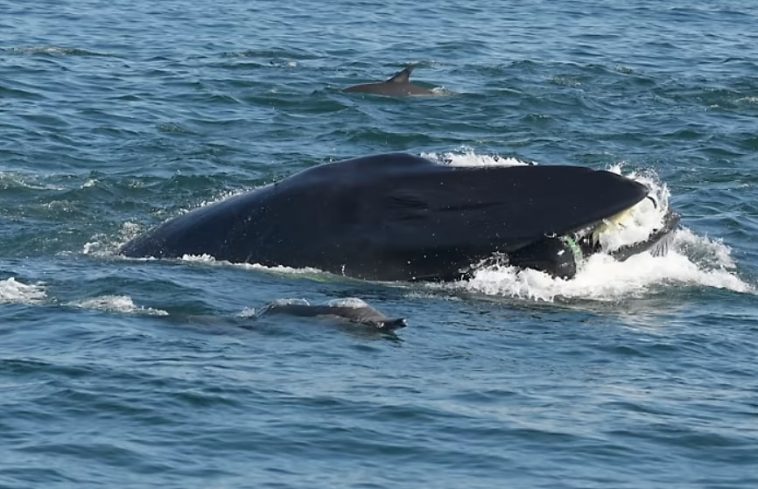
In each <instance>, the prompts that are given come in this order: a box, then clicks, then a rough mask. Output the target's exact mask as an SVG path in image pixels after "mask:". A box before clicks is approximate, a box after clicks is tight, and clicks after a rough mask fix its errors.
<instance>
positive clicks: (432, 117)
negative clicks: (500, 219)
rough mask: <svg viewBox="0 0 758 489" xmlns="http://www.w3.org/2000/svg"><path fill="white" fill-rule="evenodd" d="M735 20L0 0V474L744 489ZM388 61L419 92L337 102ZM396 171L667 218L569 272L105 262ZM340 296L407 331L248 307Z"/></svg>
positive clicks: (741, 167)
mask: <svg viewBox="0 0 758 489" xmlns="http://www.w3.org/2000/svg"><path fill="white" fill-rule="evenodd" d="M757 26H758V3H756V2H755V1H752V0H743V1H740V0H730V1H726V0H708V1H705V0H688V1H683V0H670V1H665V2H661V1H653V0H639V1H621V0H618V1H617V0H598V1H582V0H550V1H548V0H531V1H521V0H513V1H499V0H487V1H484V0H471V1H467V2H453V1H447V0H430V1H428V2H411V1H405V0H398V1H396V0H388V1H385V2H365V1H359V0H355V1H346V0H336V1H328V2H324V1H312V0H302V1H294V2H281V1H263V0H254V1H242V0H219V1H216V2H188V1H184V0H167V1H159V2H155V1H145V0H130V1H122V0H110V1H96V0H79V1H65V0H64V1H43V0H41V1H34V2H27V1H21V0H16V1H7V0H0V487H2V488H3V489H11V488H13V489H27V488H45V489H58V488H90V487H93V488H94V487H103V488H116V487H117V488H121V489H125V488H145V487H161V488H165V489H169V488H277V489H284V488H303V489H305V488H308V489H314V488H324V489H333V488H362V489H379V488H382V489H383V488H392V489H406V488H407V489H417V488H440V489H441V488H450V489H458V488H466V489H478V488H503V487H513V488H577V489H579V488H604V489H607V488H634V489H639V488H666V489H675V488H714V489H716V488H718V489H727V488H740V489H742V488H744V489H748V488H755V487H758V300H757V299H758V297H757V296H756V295H757V294H756V290H757V289H758V245H757V244H756V243H757V237H758V28H757ZM407 64H415V65H416V69H415V72H414V75H413V80H414V81H415V82H416V83H418V84H420V85H423V86H426V87H429V88H431V87H437V88H436V89H435V91H436V92H437V95H439V96H433V97H416V98H386V97H378V96H371V95H362V94H348V93H343V92H342V91H341V90H342V88H344V87H346V86H349V85H353V84H357V83H365V82H369V81H378V80H383V79H386V78H388V77H389V76H391V75H392V74H393V73H395V72H396V71H398V70H400V69H402V67H403V66H405V65H407ZM395 151H402V152H408V153H411V154H416V155H424V156H427V157H429V158H431V159H434V160H436V161H438V162H440V164H458V165H492V164H510V163H513V162H516V161H521V162H535V163H537V164H540V165H551V164H573V165H584V166H589V167H592V168H595V169H614V171H619V172H621V173H623V174H625V175H630V176H635V178H640V179H643V180H645V181H646V182H648V184H649V185H650V186H651V188H653V189H654V190H655V191H656V192H658V194H660V195H661V196H662V197H663V199H664V200H666V201H667V202H668V204H667V205H669V206H670V207H671V208H672V209H674V210H676V211H677V212H679V213H680V214H681V229H679V230H678V231H676V233H675V235H674V236H673V242H672V245H671V249H670V252H669V254H668V255H667V256H665V257H653V256H651V255H647V254H644V255H638V256H635V257H633V258H632V259H630V260H628V261H626V262H623V263H619V262H616V261H614V260H613V259H611V258H610V257H608V256H605V255H597V256H594V257H592V258H591V259H589V260H588V261H587V262H586V263H584V264H583V266H582V269H581V270H580V272H579V274H578V275H577V276H576V277H575V278H574V279H572V280H568V281H566V280H560V279H551V278H549V277H547V276H546V275H544V274H541V273H539V272H535V271H530V270H526V271H518V270H515V269H512V268H509V267H506V266H499V267H491V268H488V269H483V270H480V271H479V272H478V273H477V274H475V275H474V276H473V277H472V278H471V279H468V280H463V281H460V282H456V283H449V284H422V283H379V282H370V281H361V280H355V279H349V278H345V277H340V276H335V275H330V274H327V273H323V272H320V271H318V270H292V269H286V268H274V269H272V268H264V267H260V266H254V265H240V264H232V263H225V262H221V261H217V260H215V259H213V257H209V256H188V257H185V258H184V259H181V260H165V261H162V260H134V259H125V258H122V257H120V256H118V253H117V251H118V249H119V246H121V245H122V244H123V243H125V242H126V241H127V240H128V239H129V238H131V237H134V236H136V235H138V234H139V233H141V232H144V231H146V230H148V229H149V228H151V227H152V226H154V225H157V224H159V223H161V222H163V221H164V220H166V219H168V218H171V217H173V216H177V215H179V214H181V213H183V212H186V211H188V210H191V209H194V208H197V207H199V206H202V205H206V204H208V203H210V202H214V201H217V200H219V199H222V198H224V197H226V196H229V195H233V194H236V193H239V192H243V191H247V190H250V189H254V188H256V187H259V186H262V185H265V184H268V183H270V182H273V181H275V180H277V179H280V178H283V177H286V176H287V175H291V174H293V173H295V172H297V171H298V170H301V169H304V168H308V167H311V166H314V165H319V164H323V163H328V162H333V161H338V160H341V159H345V158H350V157H355V156H363V155H368V154H374V153H383V152H395ZM304 245H305V246H307V243H305V244H304ZM344 298H360V299H362V300H364V301H366V302H368V303H369V304H371V305H373V306H374V307H376V308H377V309H379V310H381V311H383V312H385V313H386V314H387V315H388V316H392V317H404V318H406V319H407V322H408V327H407V328H405V329H402V330H399V331H398V332H397V334H396V335H394V336H392V335H382V334H377V333H376V332H373V331H370V330H369V329H367V328H360V327H356V326H355V325H352V324H349V323H342V322H337V321H331V320H328V319H313V318H299V317H287V316H282V315H278V316H262V317H260V318H257V317H256V314H255V311H256V310H260V308H261V307H262V306H264V305H265V304H267V303H269V302H271V301H275V300H278V299H306V300H309V301H311V302H313V303H325V302H327V301H330V300H334V299H344Z"/></svg>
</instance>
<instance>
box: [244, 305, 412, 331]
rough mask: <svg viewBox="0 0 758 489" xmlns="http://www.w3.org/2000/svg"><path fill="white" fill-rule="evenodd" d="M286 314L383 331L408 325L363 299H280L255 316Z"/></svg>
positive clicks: (403, 320) (260, 310) (401, 319)
mask: <svg viewBox="0 0 758 489" xmlns="http://www.w3.org/2000/svg"><path fill="white" fill-rule="evenodd" d="M272 314H286V315H290V316H298V317H333V318H337V319H341V320H345V321H348V322H350V323H354V324H357V325H360V326H366V327H369V328H371V329H375V330H377V331H381V332H391V331H394V330H396V329H400V328H404V327H405V326H406V322H405V319H403V318H390V317H387V316H385V315H384V314H382V313H381V312H379V311H377V310H376V309H374V308H373V307H371V306H370V305H368V304H367V303H366V302H364V301H363V300H361V299H358V298H355V297H350V298H347V299H335V300H332V301H329V302H328V303H326V304H311V303H309V302H308V301H306V300H304V299H280V300H277V301H274V302H271V303H269V304H266V305H265V306H263V307H262V308H261V309H259V310H258V311H256V313H255V317H256V318H260V317H262V316H268V315H272Z"/></svg>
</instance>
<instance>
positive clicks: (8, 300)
mask: <svg viewBox="0 0 758 489" xmlns="http://www.w3.org/2000/svg"><path fill="white" fill-rule="evenodd" d="M46 298H47V293H46V292H45V288H44V286H42V285H40V284H36V285H27V284H24V283H22V282H19V281H17V280H16V279H15V278H14V277H10V278H8V279H5V280H0V304H38V303H40V302H43V301H44V300H45V299H46Z"/></svg>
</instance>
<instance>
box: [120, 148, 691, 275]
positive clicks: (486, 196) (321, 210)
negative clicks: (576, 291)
mask: <svg viewBox="0 0 758 489" xmlns="http://www.w3.org/2000/svg"><path fill="white" fill-rule="evenodd" d="M647 195H648V189H647V188H646V187H645V186H644V185H642V184H640V183H638V182H636V181H634V180H631V179H628V178H625V177H623V176H620V175H617V174H615V173H611V172H607V171H596V170H592V169H590V168H584V167H577V166H542V165H538V166H510V167H504V166H488V167H456V166H449V165H443V164H437V163H434V162H432V161H429V160H427V159H424V158H420V157H417V156H412V155H407V154H383V155H376V156H367V157H363V158H357V159H352V160H347V161H342V162H337V163H330V164H325V165H320V166H316V167H312V168H309V169H307V170H304V171H301V172H299V173H297V174H295V175H292V176H290V177H288V178H285V179H284V180H281V181H279V182H277V183H273V184H270V185H267V186H264V187H261V188H257V189H254V190H252V191H249V192H247V193H243V194H240V195H236V196H233V197H230V198H227V199H225V200H222V201H220V202H217V203H214V204H211V205H208V206H205V207H201V208H198V209H195V210H193V211H191V212H188V213H186V214H183V215H180V216H178V217H175V218H173V219H170V220H168V221H166V222H164V223H163V224H161V225H159V226H158V227H156V228H154V229H153V230H151V231H149V232H147V233H146V234H144V235H142V236H139V237H137V238H135V239H133V240H132V241H130V242H128V243H126V244H125V245H124V246H123V247H122V249H121V253H122V254H123V255H125V256H130V257H157V258H181V257H182V256H184V255H203V254H207V255H211V256H213V257H214V258H215V259H217V260H227V261H230V262H237V263H257V264H261V265H265V266H277V265H283V266H288V267H293V268H305V267H314V268H318V269H320V270H324V271H328V272H332V273H335V274H340V275H346V276H350V277H356V278H361V279H369V280H392V281H394V280H402V281H415V280H456V279H460V278H464V277H466V276H467V275H469V274H470V273H471V272H472V271H473V270H475V268H476V267H477V266H478V265H482V263H486V262H488V261H490V260H498V261H500V260H506V261H507V262H508V263H510V264H511V265H515V266H518V267H528V268H534V269H537V270H542V271H545V272H547V273H549V274H551V275H554V276H559V277H564V278H570V277H572V276H573V275H574V274H575V273H576V268H577V264H578V263H580V261H581V257H582V256H583V255H587V254H590V253H595V252H597V251H603V249H602V245H601V243H600V242H599V240H598V239H597V235H598V233H600V232H601V231H602V229H603V228H604V227H606V224H607V223H608V222H609V221H612V220H613V219H615V218H616V217H617V216H619V215H622V214H620V213H623V212H624V211H627V210H628V209H630V208H632V207H633V206H635V205H636V204H638V203H640V202H641V201H643V200H645V198H646V196H647ZM676 225H677V217H676V216H675V215H674V214H670V215H669V216H668V217H667V218H666V222H665V224H664V225H663V226H662V227H661V228H659V229H657V230H655V232H653V233H652V234H651V235H650V236H649V237H647V239H645V240H643V241H640V242H637V243H633V244H632V245H629V246H624V247H621V248H618V249H616V250H615V251H614V253H616V254H617V256H618V257H619V258H620V259H624V258H626V257H627V256H629V255H631V254H635V253H639V252H642V251H646V250H648V249H651V248H654V247H656V245H658V247H659V248H660V247H661V246H660V242H661V241H662V240H663V239H664V238H665V236H667V235H668V233H669V232H670V231H671V230H672V229H674V228H675V227H676Z"/></svg>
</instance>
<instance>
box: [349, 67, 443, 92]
mask: <svg viewBox="0 0 758 489" xmlns="http://www.w3.org/2000/svg"><path fill="white" fill-rule="evenodd" d="M413 68H414V66H406V67H405V68H404V69H402V70H401V71H399V72H397V73H395V74H394V75H392V76H391V77H390V78H389V79H387V80H385V81H383V82H375V83H363V84H361V85H353V86H351V87H347V88H345V89H344V90H343V91H344V92H348V93H369V94H373V95H385V96H389V97H407V96H414V95H415V96H419V95H429V96H431V95H436V93H435V92H434V91H433V90H431V89H429V88H424V87H421V86H418V85H414V84H413V83H411V81H410V78H411V73H412V72H413Z"/></svg>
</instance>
